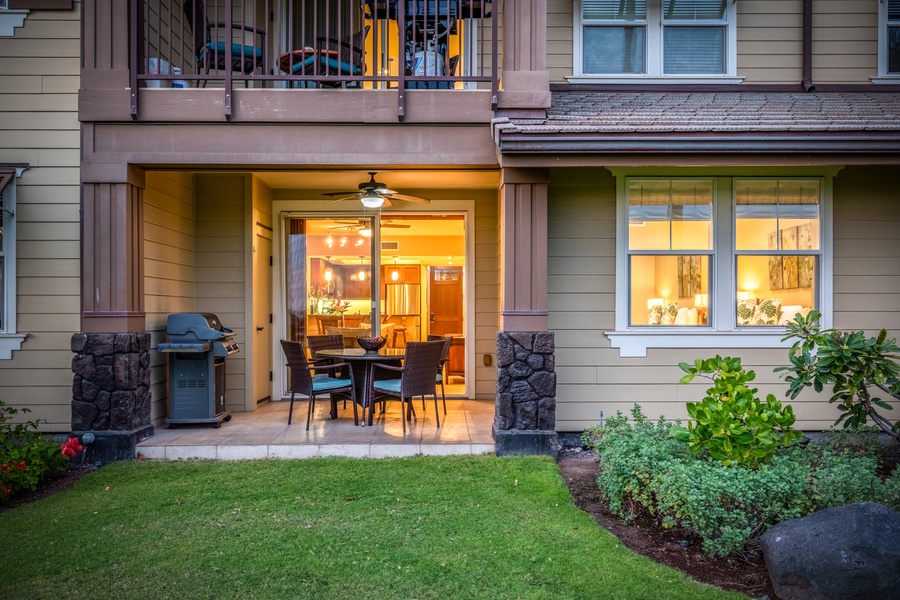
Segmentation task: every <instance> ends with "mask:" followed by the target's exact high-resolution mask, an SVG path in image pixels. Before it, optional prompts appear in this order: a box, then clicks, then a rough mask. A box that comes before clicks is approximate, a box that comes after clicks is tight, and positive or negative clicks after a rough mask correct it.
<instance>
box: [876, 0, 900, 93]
mask: <svg viewBox="0 0 900 600" xmlns="http://www.w3.org/2000/svg"><path fill="white" fill-rule="evenodd" d="M888 8H889V7H888V0H881V1H880V2H878V76H877V77H871V78H870V79H871V80H872V83H888V84H897V83H900V72H897V73H889V72H888V48H887V45H888V27H889V26H891V24H893V25H894V26H896V27H900V20H896V21H889V20H888Z"/></svg>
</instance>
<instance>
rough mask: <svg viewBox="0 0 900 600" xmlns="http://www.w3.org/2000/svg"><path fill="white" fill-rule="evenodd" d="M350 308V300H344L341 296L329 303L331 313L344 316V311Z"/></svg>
mask: <svg viewBox="0 0 900 600" xmlns="http://www.w3.org/2000/svg"><path fill="white" fill-rule="evenodd" d="M349 309H350V302H349V301H347V300H342V299H341V297H340V296H338V297H337V298H335V299H334V300H332V301H331V304H329V305H328V311H329V312H331V314H335V313H337V314H339V315H341V316H342V317H343V316H344V313H345V312H347V311H348V310H349Z"/></svg>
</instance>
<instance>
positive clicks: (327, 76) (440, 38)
mask: <svg viewBox="0 0 900 600" xmlns="http://www.w3.org/2000/svg"><path fill="white" fill-rule="evenodd" d="M130 2H131V6H130V8H131V11H130V15H131V17H130V27H131V35H130V42H129V44H130V48H129V72H130V80H131V81H130V87H131V116H132V118H133V119H135V120H140V119H141V116H140V115H141V106H140V104H141V102H143V101H145V99H146V98H148V96H147V95H146V94H142V93H141V91H140V90H141V89H142V88H168V89H172V94H178V93H183V92H182V90H181V89H178V88H182V89H184V88H191V89H194V90H195V96H196V91H197V90H203V96H202V97H203V98H210V96H208V94H215V95H216V99H215V104H220V105H221V106H222V110H224V115H225V118H226V119H231V118H232V115H233V112H234V107H235V104H234V103H235V97H236V95H237V96H241V97H242V98H243V97H246V98H249V97H251V96H250V95H249V94H248V93H247V92H244V91H243V90H252V91H253V92H257V91H260V92H263V91H266V90H268V91H272V92H274V91H278V92H279V93H280V94H284V93H290V94H291V96H292V97H293V94H302V95H303V96H302V98H303V99H304V103H307V102H311V103H313V104H316V103H318V102H321V101H322V100H323V99H325V98H328V97H331V98H334V96H333V95H330V96H326V95H325V94H323V90H329V91H331V94H333V92H334V91H335V90H340V91H342V92H346V93H347V94H352V93H354V92H356V93H358V94H364V95H366V97H368V98H372V96H371V95H372V94H378V96H377V97H376V98H377V104H378V105H379V106H381V107H384V106H385V103H386V102H388V101H390V103H391V104H392V105H393V106H395V107H396V114H395V116H394V118H395V119H396V120H400V121H402V120H404V118H405V117H406V115H407V103H408V99H409V93H408V91H409V90H435V91H438V92H439V93H441V94H444V93H445V94H451V95H453V94H457V93H460V92H465V91H466V90H480V91H481V94H480V95H482V96H483V95H484V94H486V93H487V92H490V102H491V107H490V108H491V109H494V108H496V104H497V95H498V82H499V69H498V54H499V52H498V38H499V31H498V20H499V19H498V17H497V16H496V15H495V12H496V11H495V10H494V8H497V4H498V3H496V2H494V3H492V2H491V1H490V0H206V1H205V2H204V1H203V0H130ZM317 93H318V94H319V96H318V97H317V96H316V95H315V94H317ZM153 97H154V98H160V96H158V95H156V94H154V95H153ZM183 97H186V96H183ZM273 98H279V101H277V102H271V101H270V102H268V103H267V104H266V105H267V106H269V107H270V108H269V110H277V106H279V105H280V103H283V102H284V100H283V98H284V97H283V96H273ZM167 102H173V100H172V99H171V98H168V99H167ZM176 103H177V102H176ZM293 104H296V103H293ZM383 112H384V111H382V113H383ZM220 114H221V113H220Z"/></svg>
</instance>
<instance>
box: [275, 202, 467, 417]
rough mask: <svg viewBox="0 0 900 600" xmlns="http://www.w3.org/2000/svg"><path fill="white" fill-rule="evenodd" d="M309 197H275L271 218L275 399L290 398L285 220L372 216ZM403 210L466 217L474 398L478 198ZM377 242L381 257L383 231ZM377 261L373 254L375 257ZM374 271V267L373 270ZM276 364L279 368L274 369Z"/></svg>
mask: <svg viewBox="0 0 900 600" xmlns="http://www.w3.org/2000/svg"><path fill="white" fill-rule="evenodd" d="M311 204H312V203H311V202H310V201H309V200H275V201H273V202H272V221H273V223H272V224H273V225H274V232H273V234H272V235H273V241H272V262H273V265H272V268H273V270H272V284H273V286H272V311H273V315H274V316H273V323H272V332H273V334H272V357H273V359H272V363H273V373H272V400H273V401H274V400H286V399H288V398H290V394H289V393H288V392H287V367H286V366H285V365H284V362H285V361H284V360H282V350H281V342H280V340H281V339H286V337H287V332H288V323H287V322H286V320H285V318H284V314H285V310H284V301H285V298H284V280H285V275H286V273H285V268H286V263H285V260H284V235H285V233H284V232H285V221H286V219H288V218H291V217H300V218H303V217H306V218H310V219H314V218H331V219H344V218H358V217H359V216H360V215H365V216H371V215H372V211H371V210H364V209H362V208H361V207H360V209H359V210H354V211H347V210H323V207H322V203H321V202H316V203H315V204H312V207H311ZM391 212H392V211H390V210H383V211H381V216H382V217H386V216H387V215H390V214H391ZM403 213H457V214H462V215H464V216H465V238H466V239H465V248H466V257H465V267H466V268H464V269H463V302H464V308H463V311H464V314H465V317H464V318H465V335H466V339H470V340H472V343H471V344H466V356H465V370H466V378H465V397H466V398H474V397H475V396H474V394H475V201H474V200H432V201H431V203H430V204H427V205H415V206H413V207H405V208H404V209H403V210H402V211H397V214H403ZM372 237H373V239H374V240H375V242H374V243H375V244H378V246H376V248H377V249H378V254H379V258H380V245H381V244H380V240H381V237H380V234H376V235H373V236H372ZM372 262H374V257H372ZM372 271H373V273H374V271H375V269H374V268H373V269H372ZM276 366H277V368H275V367H276Z"/></svg>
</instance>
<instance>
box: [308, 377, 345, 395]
mask: <svg viewBox="0 0 900 600" xmlns="http://www.w3.org/2000/svg"><path fill="white" fill-rule="evenodd" d="M350 385H351V382H350V380H349V379H335V378H334V377H328V376H324V377H322V378H321V379H319V378H318V377H314V378H313V385H312V389H313V393H316V392H327V391H328V390H335V389H340V388H345V387H350Z"/></svg>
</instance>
